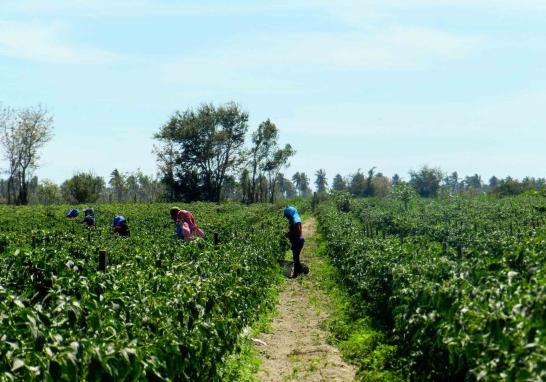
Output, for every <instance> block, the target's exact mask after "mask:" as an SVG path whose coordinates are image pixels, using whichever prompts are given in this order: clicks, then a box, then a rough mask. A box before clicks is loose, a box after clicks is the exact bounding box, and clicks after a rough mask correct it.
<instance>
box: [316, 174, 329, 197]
mask: <svg viewBox="0 0 546 382" xmlns="http://www.w3.org/2000/svg"><path fill="white" fill-rule="evenodd" d="M315 176H316V179H315V185H316V186H317V192H319V193H322V192H326V187H328V179H327V178H326V171H325V170H324V169H319V170H317V172H315Z"/></svg>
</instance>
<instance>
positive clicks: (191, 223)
mask: <svg viewBox="0 0 546 382" xmlns="http://www.w3.org/2000/svg"><path fill="white" fill-rule="evenodd" d="M170 214H171V219H173V220H174V221H175V222H176V230H175V235H176V236H178V237H179V238H180V239H184V240H186V241H189V240H191V239H193V237H194V236H195V235H197V236H199V237H204V236H205V232H203V230H202V229H201V228H199V227H198V226H197V224H195V219H194V217H193V215H192V213H191V212H189V211H186V210H181V209H180V208H178V207H173V208H171V211H170Z"/></svg>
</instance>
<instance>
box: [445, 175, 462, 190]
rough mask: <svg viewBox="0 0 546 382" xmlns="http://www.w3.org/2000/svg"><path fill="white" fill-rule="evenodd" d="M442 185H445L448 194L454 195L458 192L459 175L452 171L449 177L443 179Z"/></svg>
mask: <svg viewBox="0 0 546 382" xmlns="http://www.w3.org/2000/svg"><path fill="white" fill-rule="evenodd" d="M444 183H445V184H446V186H447V188H448V190H449V192H450V193H452V194H455V193H457V192H459V188H460V185H459V174H458V173H457V171H453V172H452V173H451V175H449V176H447V177H446V178H445V179H444Z"/></svg>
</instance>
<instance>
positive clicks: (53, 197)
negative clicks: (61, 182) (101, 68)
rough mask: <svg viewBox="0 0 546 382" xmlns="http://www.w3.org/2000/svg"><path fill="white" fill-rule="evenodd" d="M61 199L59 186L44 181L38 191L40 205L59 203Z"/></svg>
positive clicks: (37, 199)
mask: <svg viewBox="0 0 546 382" xmlns="http://www.w3.org/2000/svg"><path fill="white" fill-rule="evenodd" d="M60 199H61V195H60V189H59V186H58V185H56V184H55V183H53V182H51V181H49V180H43V181H41V182H40V183H39V184H38V188H37V190H36V201H37V202H38V203H40V204H45V205H49V204H54V203H59V201H60Z"/></svg>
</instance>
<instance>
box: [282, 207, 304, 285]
mask: <svg viewBox="0 0 546 382" xmlns="http://www.w3.org/2000/svg"><path fill="white" fill-rule="evenodd" d="M284 217H285V218H286V219H288V232H287V233H286V234H285V236H286V237H287V238H288V239H289V240H290V244H291V249H292V258H293V259H294V270H293V273H292V277H297V276H298V275H299V274H302V273H303V271H304V269H303V266H302V264H301V262H300V253H301V250H302V249H303V243H304V242H305V240H304V238H303V231H302V227H301V218H300V214H299V213H298V210H297V209H296V207H293V206H288V207H286V208H285V209H284Z"/></svg>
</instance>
